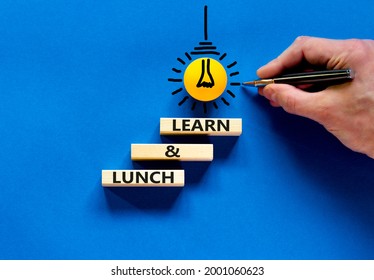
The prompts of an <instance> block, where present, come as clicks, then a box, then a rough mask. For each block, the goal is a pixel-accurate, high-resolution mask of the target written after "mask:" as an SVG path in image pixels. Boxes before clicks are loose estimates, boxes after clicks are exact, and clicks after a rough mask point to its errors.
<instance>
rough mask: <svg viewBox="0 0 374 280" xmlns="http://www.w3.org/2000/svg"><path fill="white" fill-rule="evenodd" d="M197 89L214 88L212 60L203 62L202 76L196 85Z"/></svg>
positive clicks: (208, 59)
mask: <svg viewBox="0 0 374 280" xmlns="http://www.w3.org/2000/svg"><path fill="white" fill-rule="evenodd" d="M205 64H206V66H205ZM196 87H197V88H199V87H205V88H212V87H214V79H213V76H212V73H210V58H207V59H206V60H205V59H202V60H201V76H200V79H199V81H198V82H197V84H196Z"/></svg>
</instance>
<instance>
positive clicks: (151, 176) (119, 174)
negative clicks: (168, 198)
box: [101, 170, 184, 187]
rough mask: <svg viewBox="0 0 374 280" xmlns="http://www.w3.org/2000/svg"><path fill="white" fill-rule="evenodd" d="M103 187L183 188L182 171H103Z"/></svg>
mask: <svg viewBox="0 0 374 280" xmlns="http://www.w3.org/2000/svg"><path fill="white" fill-rule="evenodd" d="M101 184H102V186H103V187H183V186H184V170H103V171H102V179H101Z"/></svg>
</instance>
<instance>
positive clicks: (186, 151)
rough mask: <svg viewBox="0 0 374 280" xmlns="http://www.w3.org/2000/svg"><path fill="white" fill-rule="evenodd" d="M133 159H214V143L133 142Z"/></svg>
mask: <svg viewBox="0 0 374 280" xmlns="http://www.w3.org/2000/svg"><path fill="white" fill-rule="evenodd" d="M131 159H132V160H179V161H212V160H213V144H132V145H131Z"/></svg>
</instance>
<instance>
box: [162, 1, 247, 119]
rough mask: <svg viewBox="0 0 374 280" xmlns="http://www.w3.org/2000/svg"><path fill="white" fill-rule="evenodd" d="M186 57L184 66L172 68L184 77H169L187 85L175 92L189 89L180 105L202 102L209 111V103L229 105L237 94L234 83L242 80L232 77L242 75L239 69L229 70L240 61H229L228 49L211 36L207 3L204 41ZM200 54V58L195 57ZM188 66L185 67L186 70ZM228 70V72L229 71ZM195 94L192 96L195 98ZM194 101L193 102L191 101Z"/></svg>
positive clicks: (184, 91)
mask: <svg viewBox="0 0 374 280" xmlns="http://www.w3.org/2000/svg"><path fill="white" fill-rule="evenodd" d="M184 56H185V57H178V58H177V61H178V62H179V63H180V64H181V65H180V67H177V68H172V71H173V72H174V73H176V74H183V79H182V78H169V79H168V81H169V82H173V83H182V84H183V85H181V86H179V88H177V89H175V90H173V92H172V93H171V94H172V95H177V94H178V96H179V95H180V94H182V93H187V95H184V96H183V98H182V99H181V100H180V101H179V103H178V105H179V106H182V105H183V104H188V103H190V104H192V105H191V110H192V111H194V110H195V108H196V105H197V104H198V103H199V102H200V103H202V105H203V109H204V113H207V108H208V105H210V104H211V105H213V107H214V108H215V109H218V108H219V101H222V102H223V104H224V105H226V106H229V105H230V102H231V101H230V102H229V98H235V97H236V95H235V94H234V92H233V90H232V87H236V86H240V85H241V83H240V82H232V81H229V79H231V78H232V77H235V76H237V75H239V72H238V71H233V72H229V71H230V70H231V68H233V67H234V66H236V65H237V62H236V61H233V62H231V63H228V64H226V63H225V59H227V53H221V52H219V51H217V47H216V46H214V45H213V43H212V42H211V41H209V40H208V7H207V6H205V7H204V41H201V42H199V44H198V46H196V47H194V49H193V51H191V52H185V53H184ZM195 56H196V57H197V58H196V59H195V58H194V57H195ZM183 69H184V71H183ZM226 72H228V74H227V73H226ZM191 97H192V98H191ZM191 102H192V103H191Z"/></svg>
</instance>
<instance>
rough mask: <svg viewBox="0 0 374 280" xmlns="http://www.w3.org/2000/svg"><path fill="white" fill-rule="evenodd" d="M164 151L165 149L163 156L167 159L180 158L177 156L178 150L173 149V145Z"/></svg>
mask: <svg viewBox="0 0 374 280" xmlns="http://www.w3.org/2000/svg"><path fill="white" fill-rule="evenodd" d="M166 149H167V151H166V152H165V156H167V157H169V158H172V157H180V155H178V153H179V148H175V147H174V146H173V145H169V146H167V147H166ZM174 149H175V150H174Z"/></svg>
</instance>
